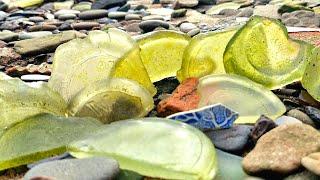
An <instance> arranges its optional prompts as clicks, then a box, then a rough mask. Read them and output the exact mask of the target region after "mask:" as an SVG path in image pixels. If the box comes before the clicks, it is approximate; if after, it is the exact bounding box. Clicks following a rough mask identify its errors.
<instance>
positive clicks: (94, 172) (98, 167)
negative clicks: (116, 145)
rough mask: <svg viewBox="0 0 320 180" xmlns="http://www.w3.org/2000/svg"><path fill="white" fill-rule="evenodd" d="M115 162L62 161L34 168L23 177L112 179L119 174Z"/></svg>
mask: <svg viewBox="0 0 320 180" xmlns="http://www.w3.org/2000/svg"><path fill="white" fill-rule="evenodd" d="M119 172H120V169H119V164H118V162H117V161H116V160H114V159H110V158H103V157H93V158H85V159H64V160H58V161H51V162H47V163H42V164H40V165H38V166H35V167H34V168H32V169H31V170H29V171H28V172H27V174H26V175H25V176H24V179H25V180H29V179H35V178H36V177H49V178H50V179H79V180H81V179H83V180H84V179H114V178H116V177H117V175H118V174H119Z"/></svg>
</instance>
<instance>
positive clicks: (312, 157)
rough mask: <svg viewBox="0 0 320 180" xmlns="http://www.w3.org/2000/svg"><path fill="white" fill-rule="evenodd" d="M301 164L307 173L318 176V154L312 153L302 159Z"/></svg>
mask: <svg viewBox="0 0 320 180" xmlns="http://www.w3.org/2000/svg"><path fill="white" fill-rule="evenodd" d="M301 164H302V165H303V166H304V167H305V168H306V169H308V170H309V171H311V172H313V173H314V174H316V175H318V176H320V152H316V153H312V154H309V155H308V156H306V157H304V158H302V160H301Z"/></svg>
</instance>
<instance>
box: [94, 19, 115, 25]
mask: <svg viewBox="0 0 320 180" xmlns="http://www.w3.org/2000/svg"><path fill="white" fill-rule="evenodd" d="M97 22H98V23H99V24H114V23H116V22H117V20H114V19H109V18H107V17H106V18H101V19H98V20H97Z"/></svg>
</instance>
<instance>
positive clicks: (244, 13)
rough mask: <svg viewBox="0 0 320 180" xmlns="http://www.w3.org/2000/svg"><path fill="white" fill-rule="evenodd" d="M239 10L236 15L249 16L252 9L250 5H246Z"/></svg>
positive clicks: (251, 13)
mask: <svg viewBox="0 0 320 180" xmlns="http://www.w3.org/2000/svg"><path fill="white" fill-rule="evenodd" d="M240 10H241V11H240V13H239V14H238V15H237V16H238V17H251V16H252V15H253V10H254V9H253V8H252V7H246V8H243V9H240Z"/></svg>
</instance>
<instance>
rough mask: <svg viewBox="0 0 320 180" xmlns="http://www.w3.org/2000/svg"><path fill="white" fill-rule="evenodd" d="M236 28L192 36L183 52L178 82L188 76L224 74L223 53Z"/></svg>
mask: <svg viewBox="0 0 320 180" xmlns="http://www.w3.org/2000/svg"><path fill="white" fill-rule="evenodd" d="M235 32H236V30H229V31H223V32H218V33H217V32H210V33H207V34H199V35H197V36H195V37H193V38H192V40H191V41H190V43H189V45H188V46H187V47H186V50H185V51H184V54H183V59H182V66H181V69H180V70H179V71H178V72H177V77H178V79H179V81H180V82H182V81H183V80H185V79H187V78H189V77H203V76H205V75H208V74H224V73H225V70H224V65H223V53H224V50H225V48H226V46H227V44H228V42H229V40H230V39H231V37H232V36H233V35H234V34H235Z"/></svg>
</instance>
